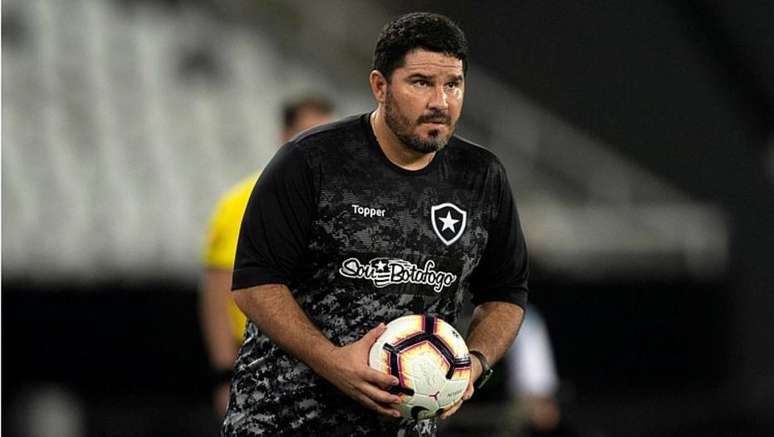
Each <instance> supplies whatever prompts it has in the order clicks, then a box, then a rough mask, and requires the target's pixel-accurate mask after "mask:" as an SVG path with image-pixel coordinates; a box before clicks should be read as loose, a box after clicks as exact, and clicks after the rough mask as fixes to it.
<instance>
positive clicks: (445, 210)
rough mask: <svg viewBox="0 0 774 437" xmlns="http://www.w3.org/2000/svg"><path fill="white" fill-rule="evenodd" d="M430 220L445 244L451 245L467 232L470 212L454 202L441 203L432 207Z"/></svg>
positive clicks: (436, 233)
mask: <svg viewBox="0 0 774 437" xmlns="http://www.w3.org/2000/svg"><path fill="white" fill-rule="evenodd" d="M430 220H431V221H432V224H433V231H435V235H437V236H438V238H440V239H441V241H443V244H445V245H447V246H451V245H452V244H454V242H455V241H457V240H459V239H460V237H462V234H463V233H464V232H465V226H466V225H467V220H468V213H467V212H465V211H464V210H462V209H461V208H460V207H458V206H457V205H455V204H453V203H448V202H447V203H441V204H439V205H435V206H433V207H431V208H430ZM458 227H459V229H457V228H458Z"/></svg>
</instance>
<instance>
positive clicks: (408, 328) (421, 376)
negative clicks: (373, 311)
mask: <svg viewBox="0 0 774 437" xmlns="http://www.w3.org/2000/svg"><path fill="white" fill-rule="evenodd" d="M368 364H369V365H370V366H371V367H372V368H374V369H376V370H380V371H382V372H384V373H387V374H390V375H393V376H395V377H396V378H398V380H399V381H400V382H399V384H398V385H396V386H393V387H391V388H390V390H389V391H390V393H393V394H396V395H398V396H399V397H400V398H401V402H400V403H399V404H397V405H395V406H396V408H397V409H398V411H400V413H401V415H402V416H403V417H406V418H411V419H414V420H422V419H429V418H431V417H434V416H437V415H440V414H441V413H443V412H444V411H445V410H446V409H448V408H449V407H450V406H451V405H453V404H454V403H455V402H457V401H458V400H459V399H460V398H462V395H463V394H465V390H466V389H467V388H468V381H469V380H470V356H469V355H468V346H467V345H466V344H465V340H463V339H462V336H460V334H459V333H458V332H457V330H456V329H454V327H452V326H451V325H450V324H448V323H446V322H444V321H443V320H441V319H439V318H437V317H431V316H424V315H410V316H403V317H400V318H397V319H395V320H393V321H392V322H390V323H388V324H387V329H386V330H385V331H384V333H383V334H382V335H381V337H379V338H378V339H377V340H376V342H375V343H374V344H373V346H371V351H370V354H369V357H368Z"/></svg>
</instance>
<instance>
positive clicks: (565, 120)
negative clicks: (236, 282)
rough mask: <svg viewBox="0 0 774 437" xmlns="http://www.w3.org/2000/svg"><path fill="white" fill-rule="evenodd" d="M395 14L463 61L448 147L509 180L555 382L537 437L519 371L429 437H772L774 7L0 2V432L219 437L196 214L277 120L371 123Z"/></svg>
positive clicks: (262, 154)
mask: <svg viewBox="0 0 774 437" xmlns="http://www.w3.org/2000/svg"><path fill="white" fill-rule="evenodd" d="M411 10H429V11H434V12H440V13H444V14H446V15H448V16H449V17H451V18H452V19H454V20H455V21H456V22H458V23H459V24H460V25H461V27H462V28H463V29H464V30H465V32H466V34H467V36H468V40H469V43H470V46H471V66H470V70H469V74H468V77H467V90H466V103H465V109H464V114H463V117H462V119H461V124H460V127H459V131H458V132H459V133H460V134H461V135H463V136H465V137H467V138H470V139H472V140H474V141H476V142H479V143H482V144H485V145H487V146H488V147H489V148H490V149H492V150H493V151H494V152H495V153H496V154H498V156H499V157H500V158H501V160H502V161H503V163H504V164H505V166H506V168H507V170H508V172H509V177H510V181H511V183H512V186H513V191H514V193H515V196H516V198H517V202H518V204H519V210H520V214H521V216H522V221H523V227H524V231H525V233H526V237H527V241H528V245H529V248H530V253H531V260H532V270H533V274H532V279H531V289H532V291H531V295H530V299H531V302H532V304H533V305H534V307H535V309H536V311H535V314H540V315H542V320H541V322H542V323H539V325H540V326H542V332H543V334H542V335H543V337H540V338H544V339H545V341H543V342H542V347H543V348H544V349H548V350H550V351H551V353H548V354H547V355H546V356H547V357H548V358H549V359H550V360H551V361H553V363H549V364H546V365H545V366H544V367H541V368H543V369H546V368H550V369H553V370H552V372H551V373H553V377H552V378H553V380H554V383H550V384H547V386H548V388H546V391H545V393H542V394H540V395H539V397H544V398H548V399H550V400H551V403H552V404H553V405H554V407H552V408H553V409H552V410H551V411H553V413H551V414H554V416H553V417H554V419H552V420H549V421H548V424H549V425H551V426H549V427H548V428H541V425H539V424H538V425H537V426H534V424H533V425H530V424H529V423H528V422H529V421H530V420H533V419H534V417H532V416H531V415H530V413H529V411H530V410H529V408H530V407H529V406H528V407H526V409H525V407H524V405H529V401H528V400H525V399H526V398H525V397H524V396H521V395H520V394H519V393H520V391H519V390H520V389H519V388H518V384H514V383H513V381H514V380H515V379H516V378H517V373H518V370H517V367H518V365H517V364H518V363H516V362H517V361H518V360H519V359H518V358H517V357H515V355H514V354H511V355H509V356H508V360H506V361H504V362H503V363H501V364H500V365H498V372H497V373H496V375H497V379H495V381H496V383H494V384H492V383H490V385H489V387H487V389H486V390H484V391H482V392H481V393H479V394H478V395H477V399H476V400H475V401H474V402H471V403H470V404H469V405H467V406H466V407H465V408H463V409H462V410H461V411H460V413H458V414H457V415H456V416H455V417H454V418H452V419H451V420H450V421H448V422H446V423H445V424H444V428H445V431H446V433H445V434H442V435H483V434H485V433H486V434H490V435H504V436H505V435H507V436H512V435H530V434H531V435H583V436H586V435H590V436H668V435H680V436H731V435H733V436H763V435H774V417H772V415H771V405H774V335H773V334H774V285H772V284H774V256H772V247H774V137H773V136H772V135H773V134H774V56H772V54H774V25H773V24H772V23H774V4H772V3H771V2H766V1H758V2H754V1H750V2H724V1H721V0H690V1H678V0H660V1H647V2H646V1H641V2H578V1H573V2H545V1H539V0H525V1H518V2H487V1H483V2H466V1H463V0H445V1H437V0H436V1H431V0H411V1H408V0H391V1H369V2H366V1H355V0H349V1H347V0H326V1H314V2H311V1H302V0H284V1H280V0H252V1H247V0H217V1H216V0H209V1H208V0H198V1H197V0H165V1H162V0H155V1H152V0H5V1H3V2H2V427H3V433H4V434H6V435H18V436H64V437H66V436H177V435H180V436H212V435H217V430H218V421H217V418H216V417H215V414H214V412H213V410H212V402H211V398H210V395H211V391H210V390H211V387H210V383H209V365H208V362H207V356H206V353H205V349H204V345H203V341H202V335H201V328H200V326H199V322H198V314H197V299H198V289H199V281H200V278H201V274H202V267H201V257H202V255H201V253H202V250H203V245H204V230H205V228H206V223H207V220H208V218H209V215H210V213H211V211H212V208H213V207H214V203H215V201H216V200H217V198H218V197H219V195H220V194H222V192H223V191H224V190H226V189H227V188H228V187H229V186H231V185H232V184H234V183H235V182H237V181H239V180H240V179H242V178H243V177H244V176H246V175H249V174H251V173H252V172H254V171H255V170H256V169H259V168H261V167H262V166H264V165H265V164H266V163H267V162H268V160H269V159H270V158H271V156H272V155H273V153H274V151H275V149H276V147H277V146H278V144H277V143H278V138H279V135H280V133H279V132H280V114H279V108H280V105H281V102H282V101H283V99H286V98H287V97H289V96H291V95H293V94H294V93H298V92H299V91H304V90H315V91H318V92H321V93H323V94H325V95H327V96H329V97H331V98H332V99H333V100H334V102H335V104H336V113H337V115H339V116H344V115H349V114H354V113H361V112H366V111H369V110H371V109H372V108H373V107H374V104H373V102H372V98H371V95H370V92H369V90H368V86H367V75H368V72H369V71H370V65H371V64H370V62H371V54H372V51H373V46H374V44H375V41H376V38H377V36H378V33H379V31H380V29H381V27H382V26H383V25H384V24H385V23H386V22H387V21H389V19H390V18H392V17H394V16H396V15H398V14H401V13H404V12H408V11H411ZM524 334H525V338H527V336H526V333H524ZM531 338H538V337H531ZM520 340H521V338H520ZM524 343H525V345H524V347H525V348H527V347H528V343H529V342H528V341H526V340H525V342H524ZM525 353H526V354H529V353H530V352H529V350H527V351H526V352H525ZM546 366H547V367H546ZM549 379H551V378H549ZM544 385H546V384H544ZM522 390H523V388H522ZM524 411H527V413H524ZM559 411H560V413H558V412H559ZM538 416H539V414H538ZM525 417H526V418H525ZM531 417H532V418H531ZM559 417H561V418H560V419H559ZM525 423H527V424H526V425H525ZM557 423H558V425H557ZM552 433H553V434H552Z"/></svg>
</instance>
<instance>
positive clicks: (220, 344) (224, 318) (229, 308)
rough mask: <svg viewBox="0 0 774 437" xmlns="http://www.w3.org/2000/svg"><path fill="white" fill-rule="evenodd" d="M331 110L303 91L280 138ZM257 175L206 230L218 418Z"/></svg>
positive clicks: (206, 291) (290, 106)
mask: <svg viewBox="0 0 774 437" xmlns="http://www.w3.org/2000/svg"><path fill="white" fill-rule="evenodd" d="M332 113H333V104H332V103H331V102H329V101H328V100H327V99H326V98H324V97H321V96H316V95H311V94H309V95H302V96H299V97H297V98H295V99H292V100H289V101H287V102H286V103H285V104H284V105H283V108H282V123H283V124H282V126H283V129H282V142H283V143H284V142H287V141H289V140H290V139H291V138H293V137H294V136H295V135H296V134H298V133H299V132H301V131H304V130H306V129H309V128H311V127H314V126H317V125H319V124H323V123H327V122H329V121H330V120H331V116H332ZM257 178H258V175H257V174H254V175H251V176H249V177H247V178H245V179H244V180H243V181H241V182H240V183H238V184H236V185H235V186H234V187H232V188H231V189H229V190H228V191H227V192H226V193H225V194H224V195H223V196H222V197H221V198H220V200H219V201H218V204H217V207H216V208H215V211H214V213H213V215H212V218H211V219H210V223H209V227H208V231H207V246H206V248H205V253H204V265H205V268H206V270H205V274H204V278H203V283H202V293H201V295H200V300H199V310H200V311H199V312H200V314H199V316H200V319H201V323H202V332H203V334H204V339H205V343H206V346H207V352H208V354H209V358H210V365H211V366H212V369H213V372H212V374H213V378H212V383H213V386H214V392H213V403H214V408H215V412H216V414H218V415H219V416H220V417H223V414H224V413H225V411H226V405H228V387H229V381H230V379H231V373H232V370H233V366H234V360H235V359H236V355H237V349H238V347H239V343H241V342H242V338H243V337H244V330H245V324H246V320H245V316H244V314H243V313H242V312H241V311H240V310H239V308H237V306H236V304H235V303H234V299H233V298H232V297H231V292H230V290H231V274H232V269H233V267H234V256H235V253H236V246H237V238H238V237H239V226H240V224H241V223H242V215H243V214H244V211H245V207H246V206H247V199H248V198H249V197H250V192H252V190H253V186H254V185H255V181H256V179H257Z"/></svg>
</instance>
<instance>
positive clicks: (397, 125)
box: [384, 89, 448, 153]
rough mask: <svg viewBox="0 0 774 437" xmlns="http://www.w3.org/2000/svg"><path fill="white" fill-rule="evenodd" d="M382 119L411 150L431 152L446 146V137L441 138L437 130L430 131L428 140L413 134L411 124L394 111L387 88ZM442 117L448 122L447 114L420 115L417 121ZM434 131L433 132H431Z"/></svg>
mask: <svg viewBox="0 0 774 437" xmlns="http://www.w3.org/2000/svg"><path fill="white" fill-rule="evenodd" d="M384 109H385V110H384V121H385V122H386V123H387V126H388V127H389V128H390V130H392V132H393V133H394V134H395V136H396V137H398V139H399V140H400V141H401V142H402V143H403V144H405V145H406V147H408V148H409V149H411V150H414V151H416V152H419V153H433V152H437V151H439V150H441V149H443V148H444V147H445V146H446V143H447V141H448V138H443V137H442V136H441V134H440V132H438V131H437V130H431V131H430V138H431V139H430V140H427V141H425V140H422V138H421V137H420V136H419V135H416V134H413V133H412V130H411V127H412V124H411V122H410V121H409V120H407V119H406V117H404V116H403V115H402V114H400V112H398V111H396V108H395V105H394V104H393V99H392V94H391V93H390V91H389V89H388V90H387V99H386V101H385V104H384ZM433 118H438V119H440V118H443V119H444V121H446V122H447V123H448V116H444V115H442V114H441V115H433V116H429V117H420V119H419V120H418V123H421V122H422V121H424V120H425V119H428V121H429V120H430V119H433ZM433 132H435V134H433Z"/></svg>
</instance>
